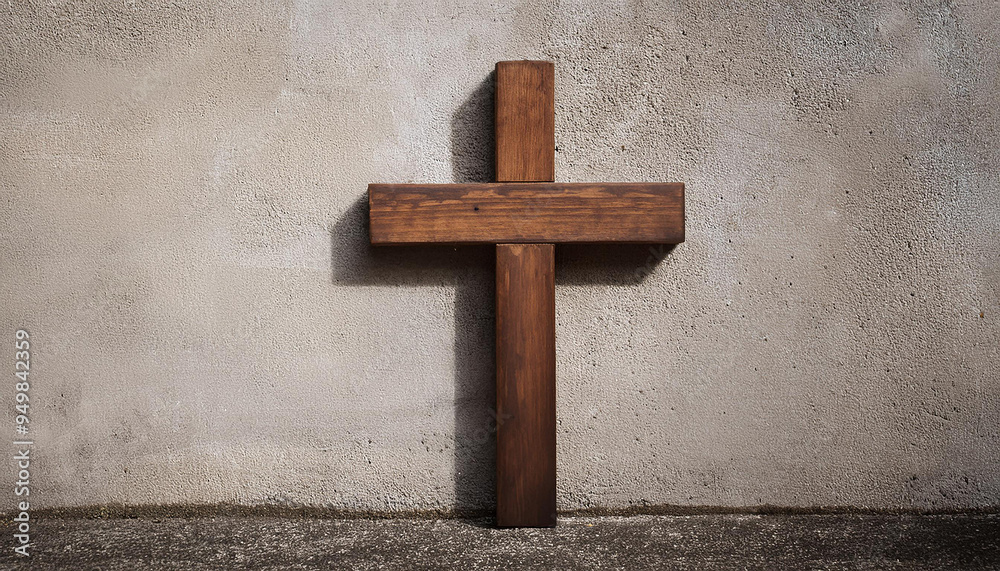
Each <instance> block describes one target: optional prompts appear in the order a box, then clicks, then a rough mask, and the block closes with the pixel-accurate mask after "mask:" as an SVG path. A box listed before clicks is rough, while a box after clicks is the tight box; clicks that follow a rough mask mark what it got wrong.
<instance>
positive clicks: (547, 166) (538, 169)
mask: <svg viewBox="0 0 1000 571" xmlns="http://www.w3.org/2000/svg"><path fill="white" fill-rule="evenodd" d="M495 103H496V145H497V146H496V160H497V165H496V166H497V180H498V181H504V182H534V181H545V182H551V181H554V180H555V179H556V178H555V175H556V169H555V147H556V137H555V116H556V115H555V65H554V64H553V63H552V62H550V61H502V62H499V63H497V88H496V99H495Z"/></svg>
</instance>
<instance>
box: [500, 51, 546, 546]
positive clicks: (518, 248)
mask: <svg viewBox="0 0 1000 571" xmlns="http://www.w3.org/2000/svg"><path fill="white" fill-rule="evenodd" d="M554 80H555V66H554V65H553V64H552V63H551V62H542V61H511V62H500V63H498V64H497V67H496V82H497V83H496V160H497V164H496V172H497V182H552V181H554V180H555V81H554ZM527 215H529V216H530V211H529V212H528V213H527ZM496 248H497V269H496V272H497V274H496V278H497V290H496V301H497V316H496V323H497V353H496V361H497V379H496V383H497V419H498V420H499V421H500V422H498V426H497V525H499V526H501V527H513V526H518V527H548V526H553V525H555V524H556V313H555V312H556V305H555V304H556V301H555V254H554V251H555V246H554V245H553V244H497V246H496Z"/></svg>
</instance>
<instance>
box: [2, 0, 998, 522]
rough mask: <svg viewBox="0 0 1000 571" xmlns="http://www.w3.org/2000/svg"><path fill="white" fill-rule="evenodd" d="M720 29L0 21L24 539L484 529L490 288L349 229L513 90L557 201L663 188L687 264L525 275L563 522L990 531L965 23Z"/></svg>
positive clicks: (976, 115) (461, 16)
mask: <svg viewBox="0 0 1000 571" xmlns="http://www.w3.org/2000/svg"><path fill="white" fill-rule="evenodd" d="M742 4H743V3H733V4H730V3H724V2H692V3H690V4H689V5H681V4H673V3H665V4H659V5H656V4H652V3H647V2H632V3H628V2H620V3H605V2H569V3H564V4H553V3H549V4H545V3H542V4H539V3H536V2H523V3H520V4H513V3H506V2H502V3H498V4H496V5H486V3H481V2H470V3H468V4H466V5H457V4H447V3H437V2H426V1H424V2H398V3H397V2H387V3H371V4H364V3H361V2H330V3H320V2H310V1H294V2H291V3H289V4H286V5H279V4H278V3H274V2H259V3H256V4H255V3H244V2H240V3H234V4H232V5H225V6H217V7H209V6H206V5H203V4H202V3H200V2H186V1H182V2H167V1H156V2H151V3H150V2H129V1H125V2H122V1H120V0H115V1H111V0H108V1H103V2H83V1H81V2H54V3H48V2H46V3H37V4H36V3H28V2H12V3H10V4H9V5H7V6H4V7H3V8H2V9H0V12H2V20H3V22H2V26H0V34H2V36H3V40H2V52H0V56H2V57H0V106H2V110H3V112H2V114H0V125H2V128H0V133H2V139H0V192H2V201H0V204H2V208H0V237H2V240H0V248H2V252H0V271H2V279H0V301H2V308H3V311H2V315H0V338H6V340H7V341H4V342H3V343H2V345H3V346H7V347H8V349H7V350H6V351H7V354H6V355H0V358H2V359H3V362H4V363H7V365H6V366H7V368H8V369H9V368H11V367H12V363H13V362H14V350H13V348H12V345H13V336H14V331H15V330H16V329H17V328H19V327H23V328H25V329H27V330H28V331H29V332H30V334H31V341H32V345H31V349H32V365H33V366H32V369H31V380H32V385H31V391H30V396H31V409H30V411H31V424H30V427H31V436H32V437H33V438H34V440H35V442H36V445H35V452H34V454H35V460H34V463H33V464H32V485H33V487H34V490H33V495H32V499H34V500H35V501H36V502H37V503H36V504H35V505H36V506H42V507H69V506H84V505H93V504H121V503H125V504H175V503H180V504H200V503H215V502H230V503H236V504H241V505H259V504H283V505H299V504H305V505H310V506H318V507H330V508H348V509H359V510H379V511H382V510H410V509H418V510H423V509H452V508H459V509H464V510H470V509H483V508H488V507H489V506H490V505H491V502H492V501H493V477H492V473H493V441H492V434H491V432H490V431H491V429H492V427H493V423H492V418H491V416H490V412H491V405H492V402H493V398H494V389H493V386H492V384H493V366H494V363H493V327H494V321H493V303H494V298H493V282H492V279H493V256H492V251H491V249H489V248H461V249H457V250H456V249H454V248H449V247H445V248H437V249H435V248H411V249H392V250H379V251H373V250H372V249H370V248H369V247H368V246H367V244H366V241H367V234H366V229H365V202H364V193H365V188H366V184H367V183H369V182H417V181H420V182H450V181H476V180H489V179H490V178H491V176H492V171H491V166H490V164H491V163H490V161H491V160H492V150H491V145H492V140H491V132H492V131H491V129H492V123H491V119H490V114H491V111H492V90H493V85H492V83H491V82H492V77H491V71H492V69H493V66H494V63H495V62H496V61H498V60H504V59H520V58H529V59H550V60H553V61H554V62H555V63H556V76H557V78H556V106H557V109H556V114H557V117H556V140H557V145H558V149H557V154H556V157H557V158H556V171H557V177H558V180H561V181H592V180H603V181H632V180H635V181H674V180H680V181H684V182H686V183H687V216H688V219H687V224H688V227H687V228H688V230H687V236H688V241H687V242H686V243H684V244H681V245H679V246H677V247H676V248H674V249H672V250H663V251H660V250H654V251H653V252H650V251H648V250H646V249H644V248H584V247H580V248H563V249H560V250H558V252H557V257H558V262H557V291H556V295H557V322H558V324H557V326H558V330H557V335H558V403H559V404H558V415H559V434H558V442H559V445H558V446H559V448H558V450H559V461H558V466H559V483H558V490H559V492H558V493H559V500H558V501H559V506H560V508H561V509H574V508H585V507H627V506H631V505H644V504H650V505H659V504H671V505H696V506H756V505H760V504H772V505H779V506H818V505H840V506H855V507H874V508H894V507H917V508H969V507H982V506H996V505H998V504H1000V364H998V363H1000V359H998V357H1000V350H998V347H1000V251H998V249H997V240H998V237H1000V168H998V166H997V165H998V164H1000V151H998V142H1000V138H998V132H1000V122H998V119H1000V115H998V108H1000V97H998V95H997V93H998V89H997V88H998V81H997V80H998V74H1000V47H998V44H997V42H996V36H995V33H996V29H997V28H998V26H1000V19H998V10H997V9H996V7H995V6H991V3H989V2H963V3H949V2H945V3H938V2H933V3H932V2H915V3H912V4H895V3H879V4H877V5H874V6H873V5H868V4H867V3H865V4H862V5H859V4H856V3H849V2H832V3H831V2H823V3H819V2H816V3H804V2H789V3H787V4H777V3H770V2H754V3H750V4H747V5H742ZM10 384H11V385H12V384H13V381H11V382H10ZM4 386H7V385H4ZM3 392H4V395H3V397H2V398H3V402H6V403H11V402H12V398H13V394H14V391H13V387H8V388H5V389H3ZM0 426H3V427H8V428H4V429H3V431H4V432H5V433H6V431H7V430H11V433H12V427H13V426H14V417H13V411H12V408H11V406H4V407H3V413H2V416H0ZM3 466H4V467H3V471H2V474H3V477H4V478H5V481H7V482H8V483H10V482H12V480H13V478H14V471H13V466H12V465H11V463H10V462H5V463H3ZM11 501H13V496H11Z"/></svg>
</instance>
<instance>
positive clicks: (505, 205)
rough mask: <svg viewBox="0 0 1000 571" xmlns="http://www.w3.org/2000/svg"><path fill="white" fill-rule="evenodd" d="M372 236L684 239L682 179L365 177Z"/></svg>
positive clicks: (420, 239)
mask: <svg viewBox="0 0 1000 571" xmlns="http://www.w3.org/2000/svg"><path fill="white" fill-rule="evenodd" d="M368 199H369V212H370V222H371V241H372V244H433V243H445V244H476V243H491V244H497V243H501V242H508V243H542V242H544V243H593V242H627V243H650V244H676V243H678V242H683V241H684V184H683V183H574V184H570V183H492V184H371V185H369V186H368Z"/></svg>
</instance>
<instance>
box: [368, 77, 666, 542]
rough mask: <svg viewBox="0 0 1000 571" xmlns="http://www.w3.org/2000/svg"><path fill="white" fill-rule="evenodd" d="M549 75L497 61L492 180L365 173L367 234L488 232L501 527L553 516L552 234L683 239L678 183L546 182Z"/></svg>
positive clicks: (468, 237) (474, 238)
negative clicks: (394, 178)
mask: <svg viewBox="0 0 1000 571" xmlns="http://www.w3.org/2000/svg"><path fill="white" fill-rule="evenodd" d="M554 83H555V66H554V65H553V64H552V62H546V61H505V62H500V63H498V64H497V67H496V176H497V182H496V183H487V184H371V185H368V207H369V212H370V232H371V242H372V244H376V245H402V244H496V256H497V265H496V288H497V291H496V301H497V307H496V311H497V318H496V324H497V346H496V364H497V379H496V383H497V410H496V412H497V418H498V419H501V420H502V421H501V422H498V423H497V457H496V462H497V472H496V475H497V482H496V483H497V512H496V514H497V525H499V526H501V527H521V526H525V527H549V526H553V525H555V523H556V311H555V264H554V260H555V255H554V244H562V243H598V242H620V243H640V244H676V243H679V242H683V241H684V184H683V183H577V184H563V183H556V182H553V181H554V180H555V86H554Z"/></svg>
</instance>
